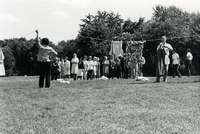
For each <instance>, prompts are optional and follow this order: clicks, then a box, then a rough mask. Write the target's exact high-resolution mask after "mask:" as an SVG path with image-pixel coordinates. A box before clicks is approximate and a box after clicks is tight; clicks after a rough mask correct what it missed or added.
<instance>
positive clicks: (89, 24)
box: [77, 11, 123, 55]
mask: <svg viewBox="0 0 200 134" xmlns="http://www.w3.org/2000/svg"><path fill="white" fill-rule="evenodd" d="M82 21H83V23H84V24H82V25H80V31H79V35H78V37H77V43H78V47H79V49H80V50H82V51H83V52H82V54H86V55H91V54H92V55H100V54H103V55H107V54H108V51H109V45H110V44H109V43H110V41H111V40H113V39H114V37H116V36H119V35H120V34H121V33H122V32H123V29H122V24H123V19H121V16H120V15H119V14H114V13H113V12H111V13H108V12H106V11H104V12H100V11H98V12H97V15H90V14H89V15H87V16H86V18H85V19H82Z"/></svg>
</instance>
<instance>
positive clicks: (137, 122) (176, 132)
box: [0, 76, 200, 134]
mask: <svg viewBox="0 0 200 134" xmlns="http://www.w3.org/2000/svg"><path fill="white" fill-rule="evenodd" d="M199 78H200V77H199V76H192V77H186V76H184V77H183V78H174V79H173V78H172V77H169V79H168V83H163V82H161V83H154V81H155V78H153V77H152V78H150V81H149V82H148V81H147V82H141V81H135V82H134V81H133V80H131V79H120V80H119V79H113V80H94V81H72V82H71V83H70V84H62V83H58V82H56V81H54V82H53V83H51V88H49V89H48V88H43V89H39V88H38V79H39V78H38V77H37V76H35V77H31V76H28V77H23V76H19V77H17V76H16V77H0V134H165V133H166V134H199V133H200V82H199Z"/></svg>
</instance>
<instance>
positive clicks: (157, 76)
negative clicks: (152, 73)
mask: <svg viewBox="0 0 200 134" xmlns="http://www.w3.org/2000/svg"><path fill="white" fill-rule="evenodd" d="M156 82H160V75H159V73H158V69H156Z"/></svg>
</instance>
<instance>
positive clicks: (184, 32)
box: [0, 5, 200, 76]
mask: <svg viewBox="0 0 200 134" xmlns="http://www.w3.org/2000/svg"><path fill="white" fill-rule="evenodd" d="M153 9H154V12H153V14H152V17H151V19H150V20H145V18H144V17H140V18H139V19H138V21H132V20H131V19H130V18H128V19H126V20H124V19H122V17H121V16H120V15H119V14H115V13H114V12H107V11H103V12H101V11H97V13H96V15H91V14H88V15H86V16H85V18H84V19H82V24H80V30H79V33H78V35H77V37H76V38H75V39H73V40H67V41H64V40H63V41H60V42H59V43H58V45H55V44H54V43H52V42H51V43H50V46H52V47H53V48H54V49H55V50H56V51H57V52H58V56H59V57H63V56H66V55H67V56H68V57H69V59H70V58H71V57H72V55H73V53H77V55H78V57H82V56H83V55H95V56H98V57H103V56H104V55H108V54H109V51H110V42H111V41H112V40H122V41H123V50H124V51H125V48H126V42H127V41H130V40H136V41H137V40H147V41H146V43H145V45H144V50H143V55H144V57H145V59H146V64H145V65H144V75H146V76H154V75H155V71H156V47H157V46H158V44H159V42H160V40H159V39H160V37H161V36H163V35H165V36H166V37H167V38H168V40H167V42H168V43H170V44H171V45H172V46H173V48H176V50H177V52H178V53H179V55H180V57H181V61H182V62H181V64H182V65H181V69H182V73H183V75H184V69H185V68H184V60H185V55H186V49H187V48H190V49H191V51H192V54H193V55H194V59H193V74H200V69H199V68H200V60H199V59H200V53H199V50H200V37H199V34H200V14H199V13H189V12H187V11H183V10H182V9H181V8H177V7H175V6H169V7H165V6H161V5H158V6H156V7H155V8H153ZM50 40H51V39H50ZM35 43H36V42H35V39H31V40H27V39H26V38H23V37H22V38H13V39H5V40H1V41H0V46H1V47H2V48H3V52H4V55H5V61H4V62H5V68H6V75H37V74H38V71H39V68H38V63H37V53H38V48H37V47H36V44H35Z"/></svg>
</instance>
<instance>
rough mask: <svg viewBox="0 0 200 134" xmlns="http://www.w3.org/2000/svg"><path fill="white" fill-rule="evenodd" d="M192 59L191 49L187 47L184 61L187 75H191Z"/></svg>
mask: <svg viewBox="0 0 200 134" xmlns="http://www.w3.org/2000/svg"><path fill="white" fill-rule="evenodd" d="M192 59H193V56H192V54H191V49H189V48H188V49H187V54H186V63H185V65H186V69H187V74H188V76H191V67H192Z"/></svg>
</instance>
